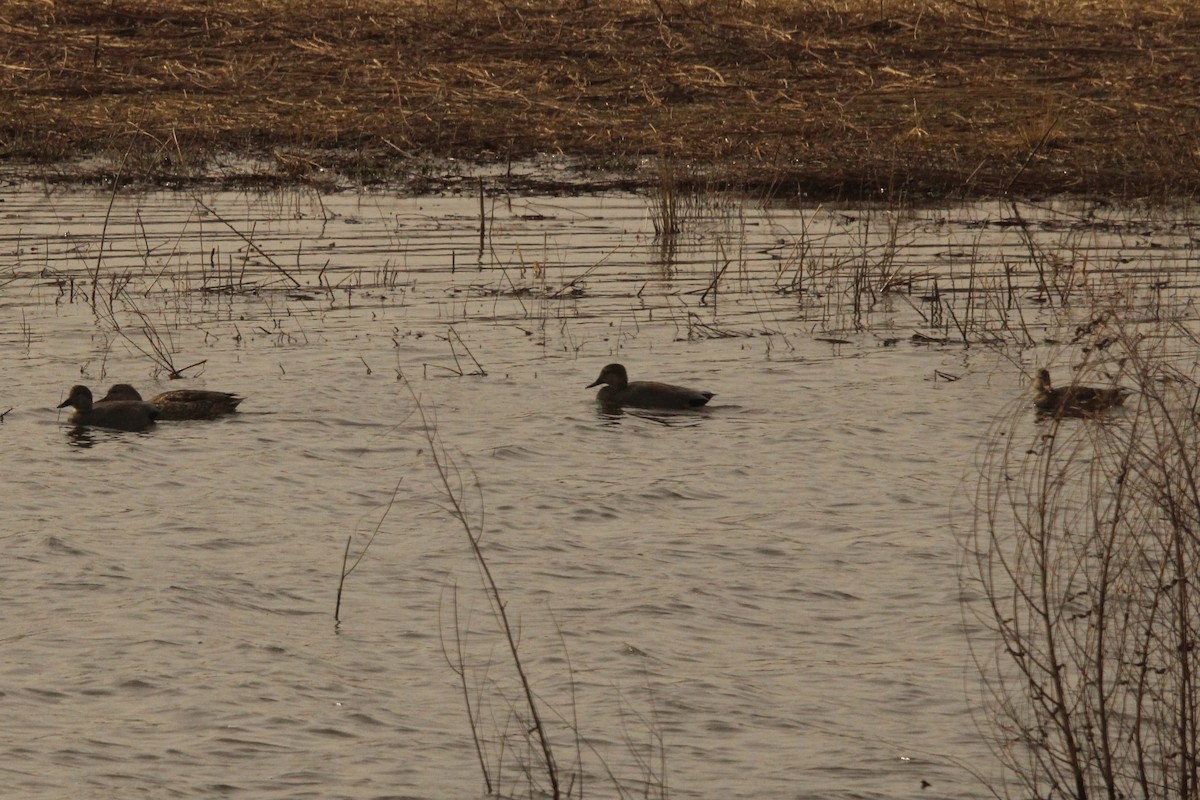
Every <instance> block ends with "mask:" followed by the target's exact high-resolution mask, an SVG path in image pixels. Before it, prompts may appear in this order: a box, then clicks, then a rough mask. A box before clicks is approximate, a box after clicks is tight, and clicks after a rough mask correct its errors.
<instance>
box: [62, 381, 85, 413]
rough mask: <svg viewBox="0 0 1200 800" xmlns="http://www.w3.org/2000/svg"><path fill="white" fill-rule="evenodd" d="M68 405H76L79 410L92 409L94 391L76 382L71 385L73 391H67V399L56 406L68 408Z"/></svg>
mask: <svg viewBox="0 0 1200 800" xmlns="http://www.w3.org/2000/svg"><path fill="white" fill-rule="evenodd" d="M67 406H75V408H76V409H78V410H79V411H84V412H87V411H91V410H92V391H91V389H89V388H87V387H86V386H83V385H82V384H76V385H75V386H72V387H71V391H70V392H68V393H67V399H66V400H63V401H62V402H61V403H59V404H58V405H57V406H56V408H66V407H67Z"/></svg>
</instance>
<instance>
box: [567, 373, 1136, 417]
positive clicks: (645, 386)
mask: <svg viewBox="0 0 1200 800" xmlns="http://www.w3.org/2000/svg"><path fill="white" fill-rule="evenodd" d="M599 384H606V385H605V386H603V387H602V388H601V389H600V391H599V392H598V393H597V395H596V400H597V401H598V402H599V403H600V404H601V405H604V406H610V407H617V406H637V407H640V408H657V409H679V410H682V409H688V408H700V407H701V406H703V405H705V404H706V403H707V402H708V401H709V400H711V399H712V396H713V393H712V392H701V391H698V390H696V389H688V388H685V387H683V386H672V385H670V384H668V383H655V382H653V381H634V382H632V383H631V382H630V381H629V375H628V374H627V373H626V371H625V367H623V366H622V365H620V364H609V365H608V366H607V367H605V368H604V369H602V370H601V371H600V377H599V378H597V379H596V380H595V381H594V382H592V383H591V384H589V388H590V387H591V386H597V385H599ZM1033 388H1034V394H1033V404H1034V406H1036V407H1037V409H1038V411H1040V412H1042V413H1046V414H1054V415H1056V416H1082V415H1084V414H1095V413H1098V412H1101V411H1107V410H1108V409H1110V408H1113V407H1115V406H1119V405H1121V404H1122V403H1124V402H1125V396H1126V395H1127V394H1128V393H1129V390H1128V389H1126V388H1124V387H1119V386H1118V387H1114V388H1108V389H1100V388H1096V387H1094V386H1078V385H1071V386H1063V387H1059V388H1055V387H1054V385H1053V384H1052V383H1051V382H1050V371H1049V370H1047V369H1040V370H1038V373H1037V376H1036V377H1035V378H1034V384H1033Z"/></svg>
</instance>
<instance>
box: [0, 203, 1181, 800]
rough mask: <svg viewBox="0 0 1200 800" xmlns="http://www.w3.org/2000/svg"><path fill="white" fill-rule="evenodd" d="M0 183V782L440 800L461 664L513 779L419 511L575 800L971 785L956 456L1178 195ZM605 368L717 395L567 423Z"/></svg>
mask: <svg viewBox="0 0 1200 800" xmlns="http://www.w3.org/2000/svg"><path fill="white" fill-rule="evenodd" d="M2 200H3V203H0V215H2V216H0V305H2V306H3V312H2V314H0V347H2V348H3V354H4V355H3V370H2V375H3V380H2V381H0V412H3V411H5V410H6V409H11V410H8V411H7V413H6V414H5V415H4V417H3V422H2V423H0V441H2V442H3V452H4V458H3V460H2V462H0V486H3V487H4V494H5V498H6V499H5V502H4V516H3V519H4V522H3V530H2V533H0V543H2V546H3V549H4V558H3V559H2V560H0V608H2V609H3V623H2V624H0V642H2V645H3V650H2V651H0V653H2V654H0V707H2V708H3V718H4V725H3V727H2V732H0V756H2V757H0V775H2V780H3V783H4V784H5V785H6V786H7V787H8V789H7V793H10V796H13V797H22V798H60V797H67V796H70V797H76V798H85V797H95V798H110V797H118V796H120V797H155V798H161V797H195V798H211V797H215V796H232V797H255V798H303V797H313V798H383V797H389V798H390V797H396V798H399V797H412V798H450V797H459V798H461V797H476V796H480V795H481V794H483V792H484V791H485V784H484V779H483V777H482V773H481V769H480V766H479V762H480V759H479V757H478V756H477V753H476V749H475V745H474V744H473V738H472V735H471V725H470V724H469V722H468V717H467V713H466V710H465V706H464V699H463V698H464V684H465V686H466V694H467V695H468V696H469V697H470V698H471V700H472V702H473V704H474V705H473V707H474V708H476V709H477V710H478V711H477V715H476V720H477V722H476V726H477V729H478V731H479V733H480V736H481V739H482V742H483V745H482V746H483V749H484V753H485V757H484V760H485V762H486V763H487V764H488V768H489V775H490V777H491V779H492V780H493V781H494V782H495V784H494V785H495V786H496V787H497V791H499V792H501V793H505V794H522V795H526V796H527V795H529V794H530V791H529V789H527V788H523V787H526V782H525V781H526V778H525V776H524V775H523V774H522V771H523V769H524V768H526V767H528V768H531V769H533V770H535V771H536V770H537V769H538V767H537V764H538V758H539V756H538V754H537V752H536V750H535V749H533V746H532V745H531V739H530V737H529V736H528V735H527V732H526V730H525V722H526V717H525V713H526V712H525V711H524V705H523V700H522V698H521V693H520V691H519V688H518V687H517V686H516V684H515V683H514V678H513V672H512V666H511V658H510V657H509V656H508V655H507V651H506V650H505V648H504V646H503V643H502V641H501V640H500V639H499V638H498V637H497V635H496V617H495V611H494V608H493V606H491V605H490V604H489V601H488V598H487V596H486V595H485V594H484V593H483V592H482V590H481V580H482V579H481V573H480V570H479V568H478V566H477V565H476V562H475V560H474V558H473V555H472V550H471V546H470V542H469V540H468V538H467V535H468V534H467V533H466V532H465V531H464V528H463V526H462V525H461V524H460V522H459V521H458V520H457V519H456V518H455V516H454V513H453V512H454V503H455V502H457V503H458V504H459V506H460V507H461V508H462V509H463V511H464V512H465V517H466V519H467V522H468V524H469V526H470V529H471V532H472V534H471V535H476V536H478V537H479V539H478V540H479V543H480V547H481V552H482V555H483V556H484V558H485V560H486V563H487V565H488V567H489V569H490V570H491V573H492V575H493V577H494V578H495V580H496V582H497V584H498V586H499V587H500V590H501V592H502V594H503V599H504V603H505V606H504V607H505V609H506V611H507V613H508V615H509V616H510V619H511V620H512V622H513V624H514V626H515V627H516V629H517V633H518V636H519V648H520V650H519V652H520V654H521V657H522V660H523V663H524V666H525V668H526V671H527V673H528V676H529V680H530V683H531V686H532V688H533V691H534V692H535V693H536V695H537V696H538V698H539V701H540V702H541V703H542V706H543V709H544V715H545V717H546V723H547V727H548V728H549V729H550V730H551V735H552V738H553V740H554V745H555V748H556V760H557V761H558V763H559V766H560V767H562V768H563V770H564V773H569V772H572V771H573V763H574V762H575V760H576V759H577V758H578V759H581V760H582V762H583V764H584V770H583V774H584V775H585V776H586V779H585V780H586V783H584V784H583V786H582V787H581V786H580V785H579V782H578V779H576V780H575V782H574V783H573V784H572V788H571V790H572V791H573V792H574V793H576V795H578V794H580V793H582V794H584V795H590V796H617V795H618V794H619V792H618V790H617V789H616V788H614V783H616V784H620V786H621V787H622V789H623V791H625V792H628V793H630V794H638V795H641V794H643V793H646V792H649V794H651V795H654V796H664V795H669V796H674V797H686V798H755V799H756V800H761V798H775V797H788V798H903V797H921V798H934V797H946V798H963V797H985V796H989V792H988V790H987V788H986V786H985V784H984V783H983V782H981V780H982V781H998V780H1000V775H999V772H998V770H996V769H995V768H994V767H992V766H991V764H992V758H991V755H990V749H989V744H988V740H987V736H986V721H985V720H981V719H979V718H977V717H976V716H975V714H974V713H973V711H974V709H975V706H976V703H975V701H974V699H973V698H974V696H975V694H976V692H977V690H978V686H979V679H978V677H977V673H976V669H975V667H974V665H973V664H972V661H971V658H970V655H969V652H968V648H967V644H966V641H967V635H968V633H972V632H973V633H974V634H975V635H977V634H979V630H978V624H977V623H976V622H975V621H974V620H972V619H971V617H970V615H969V614H968V615H966V616H964V612H963V606H962V599H963V596H964V592H969V588H968V589H965V590H964V588H963V587H962V586H960V574H959V569H958V564H959V562H960V537H959V534H958V531H959V530H960V526H962V525H963V524H964V521H965V523H966V524H969V518H970V505H971V495H972V493H973V492H974V490H975V483H974V477H973V474H972V463H973V459H974V455H975V453H976V452H977V451H978V448H979V447H980V446H981V444H982V443H983V441H984V440H985V438H986V437H987V436H988V435H989V426H990V425H991V424H992V422H993V421H994V420H995V419H996V418H997V417H998V416H1001V415H1005V414H1012V413H1014V409H1015V410H1016V411H1017V413H1022V412H1021V409H1023V408H1024V407H1025V406H1027V405H1028V402H1029V396H1028V389H1027V382H1028V378H1029V374H1030V373H1031V371H1032V370H1033V369H1034V368H1036V367H1037V366H1041V365H1043V364H1048V365H1051V366H1052V367H1054V368H1055V369H1056V370H1060V371H1062V372H1063V373H1064V374H1069V373H1068V370H1069V369H1070V366H1071V365H1072V364H1073V363H1075V362H1076V361H1078V359H1079V358H1080V357H1081V355H1080V346H1079V344H1078V341H1079V338H1078V334H1079V331H1080V330H1081V329H1085V328H1086V327H1087V326H1088V325H1089V324H1090V322H1091V321H1092V320H1094V318H1095V305H1094V303H1091V302H1087V301H1086V299H1085V294H1086V295H1087V297H1089V298H1095V297H1097V296H1101V295H1104V294H1105V293H1113V292H1122V293H1123V294H1122V297H1124V298H1127V302H1128V304H1129V307H1130V310H1132V311H1134V312H1135V313H1139V314H1148V315H1149V314H1154V313H1160V312H1161V309H1162V308H1163V306H1164V304H1165V303H1168V302H1170V303H1171V304H1173V306H1177V307H1185V308H1186V307H1188V300H1187V298H1188V297H1189V296H1190V293H1191V292H1192V290H1193V289H1194V287H1195V285H1196V277H1197V275H1196V270H1195V266H1196V265H1195V262H1194V254H1193V247H1194V242H1193V237H1194V236H1195V228H1194V226H1192V225H1191V224H1190V223H1189V222H1188V217H1187V215H1186V214H1180V213H1175V214H1171V213H1167V212H1163V211H1156V210H1137V209H1118V208H1112V207H1109V206H1106V205H1103V204H1096V203H1073V204H1065V203H1061V204H1033V203H1027V204H1021V205H1020V206H1019V207H1018V206H1012V205H1009V204H1000V203H990V204H989V203H983V204H977V205H968V206H956V207H953V208H937V209H919V208H918V209H871V208H854V207H826V206H804V205H796V206H791V207H788V206H782V205H779V206H773V207H763V206H761V205H759V204H755V203H751V202H748V201H741V200H735V199H726V198H708V199H702V200H696V199H692V200H680V199H678V198H669V197H668V198H644V197H637V196H630V195H607V196H586V197H568V196H560V197H509V196H502V195H498V194H489V195H488V196H487V197H486V198H485V202H484V204H483V211H482V226H481V210H480V201H479V199H478V197H477V196H475V194H474V193H473V192H470V191H467V192H464V193H463V194H462V195H461V196H457V195H447V196H440V197H422V198H398V197H393V196H389V195H387V194H365V193H354V192H346V193H330V194H317V193H315V192H310V191H288V192H280V193H266V194H244V193H233V192H225V193H188V192H179V193H161V194H160V193H155V194H124V193H118V194H116V195H115V196H113V195H111V194H110V193H108V192H100V191H97V192H91V191H81V190H71V191H65V190H61V189H46V188H44V187H40V186H33V185H24V184H17V185H10V186H7V187H6V188H5V190H4V192H3V195H2ZM664 209H668V210H670V211H671V212H672V216H671V218H668V215H665V214H664ZM672 225H674V229H673V230H666V231H665V233H663V232H662V231H661V229H663V228H664V227H665V228H670V227H671V226H672ZM656 231H658V232H656ZM612 361H619V362H622V363H624V364H625V365H626V366H627V367H628V369H629V372H630V374H631V377H632V378H633V379H635V380H636V379H657V380H665V381H669V382H672V383H679V384H684V385H688V386H694V387H696V388H700V389H707V390H710V391H713V392H715V393H716V397H715V398H714V400H713V401H712V403H711V404H710V406H709V407H708V408H707V409H705V410H704V411H702V412H696V413H679V414H654V413H647V412H637V411H633V410H630V411H626V412H625V413H610V412H606V411H605V410H602V409H599V408H597V407H596V406H595V404H594V402H593V398H594V392H595V390H594V389H586V388H584V387H585V386H586V385H587V384H589V383H590V382H591V381H592V380H593V379H594V378H595V377H596V376H597V375H598V373H599V371H600V369H601V367H603V366H604V365H605V364H606V363H609V362H612ZM189 365H191V366H190V368H188V369H183V377H182V378H181V379H179V380H169V379H168V378H167V375H166V369H165V367H168V366H173V367H174V368H176V369H181V368H184V367H189ZM116 382H128V383H133V384H134V385H135V386H137V387H138V388H139V389H140V390H141V391H142V393H143V394H144V395H149V394H153V393H155V392H157V391H162V390H165V389H170V388H180V387H189V388H211V389H220V390H227V391H235V392H238V393H241V394H243V395H245V396H246V398H247V399H246V400H245V402H244V403H243V405H242V410H241V412H240V413H238V414H237V415H235V416H233V417H230V418H227V419H223V420H219V421H212V422H176V423H164V424H160V425H158V426H157V428H156V429H154V430H151V431H149V432H145V433H123V432H110V431H104V430H99V429H90V430H83V431H78V430H74V429H73V428H72V426H70V425H69V424H68V423H67V416H66V414H65V413H64V412H60V411H56V410H55V406H56V405H57V404H58V403H59V402H60V401H61V400H62V399H63V398H64V397H65V395H66V392H67V390H68V388H69V387H70V386H71V385H72V384H75V383H84V384H87V385H89V386H90V387H91V388H92V390H93V391H94V392H103V390H104V389H105V388H107V386H108V385H110V384H112V383H116ZM1029 416H1030V418H1029V427H1030V429H1031V430H1032V428H1033V426H1034V425H1035V421H1034V420H1033V418H1032V415H1029ZM432 453H436V454H438V462H437V463H440V464H441V465H442V468H443V470H445V472H446V474H447V476H448V479H449V490H447V488H446V487H445V486H443V484H442V481H441V480H440V476H439V471H438V467H437V464H435V462H433V461H432V460H431V457H430V456H431V454H432ZM452 496H453V501H454V502H452V499H451V497H452ZM348 539H349V540H350V549H349V553H350V561H351V562H354V561H355V559H357V558H358V557H359V556H360V555H362V558H361V560H359V561H358V563H357V566H356V567H355V569H354V571H353V572H352V573H351V574H350V575H349V577H348V578H347V579H346V582H345V585H344V588H343V594H342V598H341V609H340V617H341V620H340V622H335V619H334V611H335V602H336V598H337V589H338V580H339V575H340V573H341V570H342V561H343V553H344V551H345V549H346V546H347V540H348ZM368 542H369V543H370V546H369V548H368V549H366V551H365V554H364V552H363V551H364V547H366V546H367V544H368ZM456 640H457V641H458V642H459V643H460V645H461V649H456V647H455V641H456ZM460 652H461V654H462V655H461V658H462V664H463V665H464V669H463V671H464V672H465V674H466V678H465V680H464V681H462V682H460V680H459V677H458V675H457V674H456V672H455V669H454V668H452V665H451V663H450V662H453V661H455V660H456V659H457V658H458V655H456V654H457V653H460ZM448 655H449V659H448V658H447V656H448ZM456 663H457V662H456ZM576 732H577V733H576ZM535 777H536V776H535ZM537 780H538V785H539V786H540V787H542V788H545V786H546V785H547V784H546V782H545V780H544V779H541V778H538V779H537ZM564 788H565V787H564Z"/></svg>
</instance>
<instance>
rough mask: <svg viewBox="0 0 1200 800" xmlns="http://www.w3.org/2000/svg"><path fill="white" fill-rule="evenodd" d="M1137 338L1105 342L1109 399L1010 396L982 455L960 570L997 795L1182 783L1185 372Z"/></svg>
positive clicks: (1197, 659)
mask: <svg viewBox="0 0 1200 800" xmlns="http://www.w3.org/2000/svg"><path fill="white" fill-rule="evenodd" d="M1149 341H1150V339H1148V338H1146V337H1140V336H1138V335H1136V334H1135V333H1133V332H1131V331H1121V332H1118V335H1117V338H1116V340H1115V341H1114V343H1113V344H1112V345H1111V347H1110V349H1109V351H1108V353H1107V357H1108V358H1110V359H1112V360H1111V361H1110V362H1108V363H1109V364H1122V363H1123V365H1124V368H1123V369H1122V383H1123V384H1125V385H1127V386H1132V387H1133V388H1134V389H1135V392H1136V393H1135V394H1134V395H1133V397H1131V398H1130V400H1129V401H1128V402H1127V408H1126V410H1125V411H1124V413H1120V414H1114V415H1110V416H1097V417H1092V418H1084V419H1055V418H1046V419H1043V420H1041V421H1040V422H1034V421H1033V414H1032V410H1031V409H1029V408H1028V406H1027V405H1023V406H1022V407H1021V408H1019V409H1015V410H1014V411H1013V413H1012V414H1011V415H1010V416H1008V417H1006V418H1004V419H1002V420H1000V421H999V422H998V423H997V424H996V426H995V427H994V428H993V429H992V430H991V431H990V434H989V436H988V440H987V444H986V446H985V447H984V449H983V451H982V458H981V460H980V465H979V467H980V468H979V482H978V486H977V493H976V506H975V513H974V518H973V525H972V527H971V528H970V530H969V532H968V534H967V536H966V537H965V539H964V544H965V547H964V555H965V560H964V564H963V579H964V596H965V597H967V608H968V609H969V611H970V612H971V616H973V619H974V620H975V621H976V622H978V623H981V625H982V630H980V629H976V630H975V632H974V634H973V635H972V650H973V654H974V657H975V663H976V665H977V667H978V668H979V671H980V674H981V676H982V678H983V687H984V690H983V694H982V702H981V705H980V712H979V713H980V716H981V723H982V727H983V728H984V729H985V730H986V732H987V734H988V736H989V739H990V741H991V743H992V745H993V748H994V751H995V753H996V755H997V756H998V758H999V760H1000V761H1001V762H1002V764H1003V765H1004V767H1005V768H1006V769H1007V771H1008V773H1009V775H1010V776H1011V777H1012V778H1013V779H1014V780H1013V782H1012V785H1006V786H1004V787H993V790H994V791H995V792H996V794H997V796H1017V797H1040V798H1074V800H1083V798H1086V797H1099V796H1103V797H1108V798H1120V797H1142V798H1158V797H1171V798H1197V797H1200V781H1198V780H1197V778H1198V767H1200V765H1198V761H1197V759H1198V758H1200V695H1198V689H1200V687H1198V685H1197V679H1198V676H1200V650H1198V649H1197V647H1196V644H1197V639H1198V637H1200V592H1197V591H1193V588H1194V587H1193V584H1194V583H1195V582H1196V578H1195V576H1196V571H1197V565H1198V564H1200V426H1197V424H1196V422H1197V420H1196V413H1197V412H1196V404H1197V399H1198V398H1200V382H1198V380H1197V377H1196V375H1194V374H1191V373H1190V372H1186V371H1184V370H1182V369H1180V368H1178V367H1177V366H1176V365H1174V364H1173V363H1172V362H1171V356H1170V351H1169V349H1167V348H1163V347H1161V346H1151V345H1150V344H1148V343H1147V342H1149ZM1160 341H1161V340H1160ZM1189 369H1194V367H1193V368H1189ZM1096 371H1098V366H1097V363H1096V362H1092V363H1091V364H1090V365H1089V366H1088V369H1087V370H1085V371H1084V372H1085V373H1089V372H1090V373H1092V374H1094V373H1095V372H1096ZM1081 377H1082V376H1081ZM1014 785H1015V787H1017V788H1014Z"/></svg>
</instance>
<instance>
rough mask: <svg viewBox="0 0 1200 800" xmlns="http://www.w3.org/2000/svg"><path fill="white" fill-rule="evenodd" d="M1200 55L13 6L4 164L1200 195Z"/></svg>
mask: <svg viewBox="0 0 1200 800" xmlns="http://www.w3.org/2000/svg"><path fill="white" fill-rule="evenodd" d="M1197 41H1200V11H1197V10H1196V9H1195V7H1194V4H1193V3H1191V2H1190V0H1094V2H1082V1H1079V0H1071V1H1070V2H1067V1H1066V0H1063V1H1061V2H1056V1H1055V0H1042V2H1038V0H975V1H970V0H964V1H963V2H955V1H954V0H929V1H928V2H915V1H912V2H900V1H899V0H840V1H838V0H786V1H785V0H765V1H764V2H753V1H750V2H735V1H734V0H713V1H712V2H684V3H680V2H672V1H671V0H596V1H595V2H589V1H588V0H580V1H579V2H553V0H515V1H514V2H504V1H503V0H500V1H496V0H463V1H462V2H450V1H449V0H428V1H427V2H411V1H408V0H319V2H318V1H317V0H295V1H290V0H289V2H283V0H259V1H258V2H255V1H254V0H216V2H204V3H201V2H196V1H195V0H193V1H191V2H188V1H187V0H183V1H181V2H151V0H111V1H110V2H100V1H99V0H87V1H85V2H67V1H66V0H9V2H7V3H5V4H4V5H3V6H2V7H0V43H2V44H0V159H3V161H5V162H7V163H8V164H9V165H10V166H18V165H27V164H30V163H33V164H43V165H46V164H60V163H62V162H63V161H64V160H75V159H78V158H79V157H81V156H88V157H98V158H99V159H100V167H101V168H102V171H106V172H109V173H111V172H113V171H115V169H114V167H113V165H114V164H117V163H122V164H123V165H124V167H123V174H124V175H126V176H127V177H129V178H131V179H136V180H144V181H159V182H173V181H184V182H186V181H191V180H197V179H199V178H201V177H202V176H204V175H207V174H209V173H210V171H211V168H212V165H213V158H214V157H216V156H228V155H235V156H252V157H256V158H261V159H265V160H266V162H265V163H268V164H270V165H271V167H270V169H269V170H268V172H269V173H270V176H269V177H271V178H272V179H275V180H285V181H287V180H297V181H303V180H312V179H315V178H319V176H321V175H323V174H325V175H327V174H328V171H334V172H336V173H338V174H339V175H342V176H345V177H348V178H349V179H351V180H357V181H362V182H372V181H377V180H396V179H398V178H399V179H404V178H411V177H412V176H413V175H414V174H417V173H419V172H420V171H421V170H422V169H428V168H429V167H428V165H429V164H430V160H431V159H443V158H457V159H467V160H473V161H474V160H483V161H497V162H500V163H504V162H506V161H510V160H519V159H525V158H528V157H532V156H535V155H538V154H564V155H567V156H571V157H574V158H578V159H580V160H581V161H582V162H583V163H584V164H586V165H589V166H591V167H598V168H616V169H625V168H630V167H633V166H636V165H637V164H638V163H640V161H641V160H642V159H645V158H648V157H649V158H657V159H660V160H661V161H665V162H667V163H672V164H687V165H688V168H687V170H686V172H687V173H688V174H689V175H692V174H702V175H703V176H704V177H703V180H704V181H705V185H706V186H710V187H711V186H713V185H734V186H740V187H743V188H750V189H757V190H774V191H778V192H801V193H806V194H808V195H810V196H815V197H832V196H845V197H855V198H859V197H895V196H900V195H907V196H921V195H934V196H943V195H955V194H960V193H965V194H995V193H1001V192H1006V191H1012V192H1016V193H1020V194H1027V193H1040V192H1075V193H1085V192H1096V193H1104V194H1108V195H1112V196H1117V197H1130V196H1148V195H1190V194H1191V193H1193V192H1194V190H1195V188H1196V187H1197V186H1198V185H1200V141H1198V136H1200V134H1198V132H1200V100H1198V98H1200V47H1197V45H1196V43H1197ZM40 171H42V172H45V171H46V170H45V169H42V170H40ZM70 173H71V174H72V175H74V176H76V177H79V176H80V175H81V172H80V169H73V170H70ZM660 174H661V173H660V172H659V170H658V168H655V169H651V170H647V171H646V174H645V178H646V179H647V180H648V181H651V182H652V181H654V180H657V177H658V175H660Z"/></svg>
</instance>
